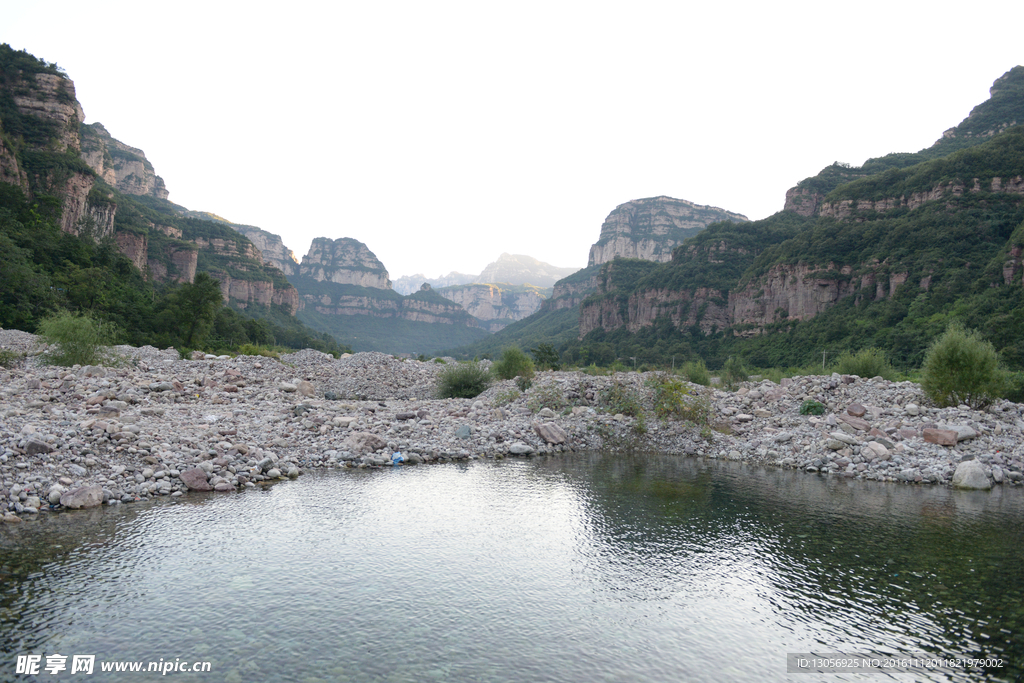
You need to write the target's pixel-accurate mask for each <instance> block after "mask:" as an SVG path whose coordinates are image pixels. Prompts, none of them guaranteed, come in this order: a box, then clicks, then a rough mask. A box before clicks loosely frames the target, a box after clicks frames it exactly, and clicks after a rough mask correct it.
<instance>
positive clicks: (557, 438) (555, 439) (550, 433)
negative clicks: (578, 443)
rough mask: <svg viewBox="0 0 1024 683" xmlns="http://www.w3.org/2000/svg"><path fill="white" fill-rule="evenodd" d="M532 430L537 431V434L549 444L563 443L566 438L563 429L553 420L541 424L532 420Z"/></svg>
mask: <svg viewBox="0 0 1024 683" xmlns="http://www.w3.org/2000/svg"><path fill="white" fill-rule="evenodd" d="M533 431H535V432H537V436H539V437H540V438H542V439H544V441H546V442H547V443H550V444H560V443H565V441H566V439H567V437H566V435H565V431H563V430H562V428H561V427H559V426H558V425H556V424H555V423H554V422H545V423H543V424H541V423H539V422H534V423H533Z"/></svg>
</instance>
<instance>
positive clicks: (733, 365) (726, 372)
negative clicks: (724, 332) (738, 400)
mask: <svg viewBox="0 0 1024 683" xmlns="http://www.w3.org/2000/svg"><path fill="white" fill-rule="evenodd" d="M748 378H749V375H748V374H747V369H746V368H745V367H743V361H741V360H740V359H739V358H737V357H736V356H729V358H728V359H727V360H726V361H725V367H723V368H722V383H723V384H725V385H726V386H733V385H735V384H738V383H739V382H746V381H747V379H748Z"/></svg>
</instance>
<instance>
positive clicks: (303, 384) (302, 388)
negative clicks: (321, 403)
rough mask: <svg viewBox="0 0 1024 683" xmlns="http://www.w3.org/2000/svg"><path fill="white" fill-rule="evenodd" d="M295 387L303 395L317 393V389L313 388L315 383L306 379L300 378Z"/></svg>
mask: <svg viewBox="0 0 1024 683" xmlns="http://www.w3.org/2000/svg"><path fill="white" fill-rule="evenodd" d="M295 389H296V390H297V391H298V392H299V393H300V394H302V395H303V396H315V395H316V389H314V388H313V385H312V384H311V383H310V382H307V381H306V380H304V379H303V380H299V381H298V382H297V383H296V384H295Z"/></svg>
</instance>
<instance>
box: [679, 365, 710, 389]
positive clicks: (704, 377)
mask: <svg viewBox="0 0 1024 683" xmlns="http://www.w3.org/2000/svg"><path fill="white" fill-rule="evenodd" d="M682 373H683V375H684V376H685V377H686V379H687V380H689V381H690V382H693V383H694V384H699V385H701V386H702V387H707V386H711V373H710V372H708V366H707V365H705V364H704V359H703V358H698V359H697V360H695V361H687V362H685V363H683V370H682Z"/></svg>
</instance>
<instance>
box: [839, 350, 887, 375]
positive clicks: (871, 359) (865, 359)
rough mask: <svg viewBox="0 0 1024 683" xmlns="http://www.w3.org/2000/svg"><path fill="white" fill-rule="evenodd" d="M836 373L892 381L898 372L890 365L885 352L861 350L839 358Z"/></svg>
mask: <svg viewBox="0 0 1024 683" xmlns="http://www.w3.org/2000/svg"><path fill="white" fill-rule="evenodd" d="M836 372H838V373H840V374H842V375H857V376H858V377H867V378H870V377H879V376H881V377H882V378H883V379H888V380H891V379H893V378H894V377H895V376H896V371H895V370H893V368H892V365H890V364H889V361H888V359H886V357H885V352H884V351H882V350H881V349H875V348H870V349H861V350H860V351H858V352H857V353H850V352H849V351H847V352H846V353H844V354H843V355H841V356H839V360H838V361H837V362H836Z"/></svg>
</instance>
